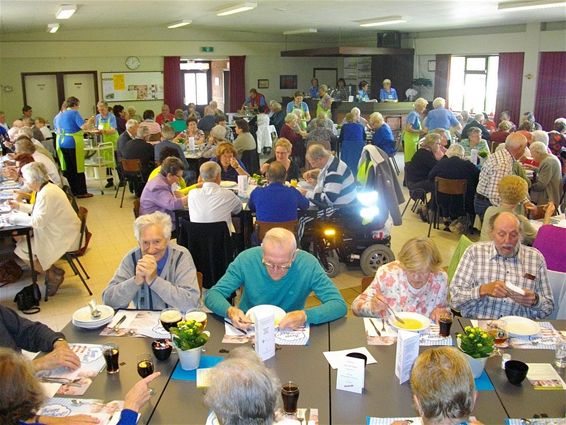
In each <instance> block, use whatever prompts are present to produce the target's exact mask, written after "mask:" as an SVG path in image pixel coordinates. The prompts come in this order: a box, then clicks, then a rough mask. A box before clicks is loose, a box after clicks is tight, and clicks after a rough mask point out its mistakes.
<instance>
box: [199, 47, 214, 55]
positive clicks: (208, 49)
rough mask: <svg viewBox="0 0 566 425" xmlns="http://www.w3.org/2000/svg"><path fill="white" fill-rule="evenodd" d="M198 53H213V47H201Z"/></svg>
mask: <svg viewBox="0 0 566 425" xmlns="http://www.w3.org/2000/svg"><path fill="white" fill-rule="evenodd" d="M200 51H201V52H204V53H212V52H214V47H210V46H207V47H201V48H200Z"/></svg>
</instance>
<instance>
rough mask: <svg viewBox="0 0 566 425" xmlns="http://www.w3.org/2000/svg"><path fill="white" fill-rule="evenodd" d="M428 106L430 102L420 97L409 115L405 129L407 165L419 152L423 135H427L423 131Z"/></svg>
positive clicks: (404, 139) (404, 141)
mask: <svg viewBox="0 0 566 425" xmlns="http://www.w3.org/2000/svg"><path fill="white" fill-rule="evenodd" d="M427 105H428V101H427V100H426V99H423V98H422V97H419V98H418V99H417V100H415V103H414V108H415V109H414V110H413V111H411V112H410V113H409V115H407V121H406V124H405V128H404V129H403V144H404V154H405V164H406V163H407V162H410V161H411V159H412V158H413V155H414V154H415V152H416V151H417V145H418V143H419V140H420V138H421V137H422V135H424V134H425V131H424V130H423V125H422V121H423V118H424V117H423V112H424V111H425V109H426V106H427Z"/></svg>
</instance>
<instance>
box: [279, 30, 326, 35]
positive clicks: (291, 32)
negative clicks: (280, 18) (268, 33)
mask: <svg viewBox="0 0 566 425" xmlns="http://www.w3.org/2000/svg"><path fill="white" fill-rule="evenodd" d="M316 32H318V30H317V29H316V28H303V29H300V30H291V31H285V32H284V33H283V35H293V34H314V33H316Z"/></svg>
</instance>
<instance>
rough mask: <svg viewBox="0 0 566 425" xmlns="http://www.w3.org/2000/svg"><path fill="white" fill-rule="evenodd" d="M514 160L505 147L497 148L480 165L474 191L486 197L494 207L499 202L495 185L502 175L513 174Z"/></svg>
mask: <svg viewBox="0 0 566 425" xmlns="http://www.w3.org/2000/svg"><path fill="white" fill-rule="evenodd" d="M514 162H515V160H514V159H513V157H512V156H511V154H510V153H509V151H508V150H507V149H499V150H498V151H496V152H495V153H494V154H492V155H489V157H488V158H487V160H486V161H485V163H484V164H483V166H482V169H481V171H480V180H479V182H478V187H477V189H476V192H477V193H479V194H480V195H483V196H485V197H486V198H488V199H489V201H490V202H491V204H492V205H495V206H496V207H498V206H499V204H500V203H501V198H500V197H499V190H498V189H497V186H498V185H499V181H500V180H501V179H502V178H503V177H505V176H508V175H511V174H513V163H514Z"/></svg>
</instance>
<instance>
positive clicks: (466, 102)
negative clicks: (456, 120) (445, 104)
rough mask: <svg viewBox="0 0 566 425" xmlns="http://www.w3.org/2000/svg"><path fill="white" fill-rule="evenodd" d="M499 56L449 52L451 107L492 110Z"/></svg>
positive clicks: (495, 93)
mask: <svg viewBox="0 0 566 425" xmlns="http://www.w3.org/2000/svg"><path fill="white" fill-rule="evenodd" d="M498 67H499V56H497V55H491V56H452V58H451V60H450V85H449V89H448V90H449V92H448V96H449V100H450V108H451V109H453V110H455V111H464V110H465V111H469V112H473V113H479V112H487V113H488V114H489V113H495V98H496V96H497V71H498Z"/></svg>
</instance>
